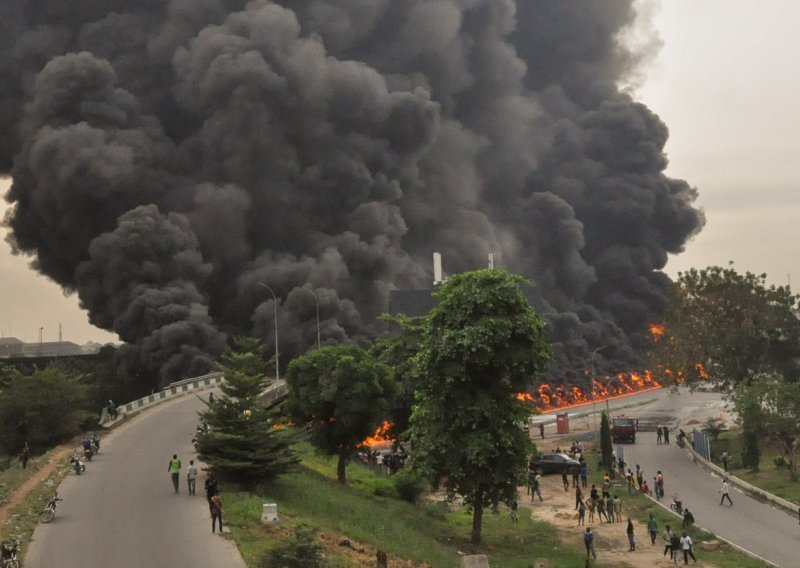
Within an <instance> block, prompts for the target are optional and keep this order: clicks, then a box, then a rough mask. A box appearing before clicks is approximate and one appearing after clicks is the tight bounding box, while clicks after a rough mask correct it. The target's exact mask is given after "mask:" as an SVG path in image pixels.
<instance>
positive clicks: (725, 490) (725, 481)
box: [719, 477, 733, 507]
mask: <svg viewBox="0 0 800 568" xmlns="http://www.w3.org/2000/svg"><path fill="white" fill-rule="evenodd" d="M719 492H720V493H722V497H721V498H720V500H719V504H720V505H722V503H723V502H724V501H725V499H728V503H730V504H731V507H733V501H731V496H730V495H728V478H727V477H723V478H722V487H721V488H720V490H719Z"/></svg>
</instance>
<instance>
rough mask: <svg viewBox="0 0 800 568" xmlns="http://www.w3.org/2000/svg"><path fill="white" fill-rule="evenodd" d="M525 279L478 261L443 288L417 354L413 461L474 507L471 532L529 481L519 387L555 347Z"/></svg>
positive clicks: (525, 386)
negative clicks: (530, 300) (531, 300)
mask: <svg viewBox="0 0 800 568" xmlns="http://www.w3.org/2000/svg"><path fill="white" fill-rule="evenodd" d="M521 282H522V278H521V277H519V276H516V275H511V274H509V273H508V272H506V271H503V270H479V271H475V272H467V273H463V274H459V275H457V276H454V277H452V278H450V279H449V280H448V281H447V282H445V283H444V284H443V285H442V286H441V288H440V289H439V290H438V291H437V292H436V293H435V295H436V296H437V297H438V299H439V304H438V305H437V306H436V307H435V308H434V309H433V310H431V312H430V313H429V314H428V316H427V317H426V319H425V328H424V333H423V337H422V342H421V345H420V353H419V355H418V358H417V364H418V365H419V373H420V377H421V378H420V381H419V384H418V395H417V396H418V403H417V405H416V406H415V407H414V411H413V414H412V417H411V424H412V443H413V448H414V467H415V468H416V469H417V470H419V471H420V472H421V473H422V474H423V475H424V476H425V477H426V478H427V479H429V480H430V481H431V482H432V483H434V484H435V485H438V484H439V482H440V480H442V479H444V480H445V481H444V487H445V489H446V491H447V494H448V496H449V497H450V498H454V497H455V496H456V495H460V496H462V497H463V499H464V502H465V503H466V504H467V505H468V506H470V507H471V508H472V511H473V517H472V534H471V537H472V541H473V542H475V543H478V542H480V540H481V526H482V521H483V512H484V509H485V508H486V507H491V508H492V509H493V510H496V509H497V507H498V506H499V504H500V503H501V502H502V503H505V504H506V505H508V506H511V505H512V504H513V502H514V501H515V500H516V497H517V487H518V486H519V485H522V484H523V483H524V482H525V478H526V465H527V457H528V454H529V453H530V452H531V450H532V445H531V441H530V436H529V435H528V433H527V431H525V430H523V429H522V428H520V424H521V423H524V422H525V420H526V418H527V416H528V414H529V411H528V408H527V406H526V404H525V403H524V402H522V401H521V400H519V399H518V398H517V396H516V395H517V394H518V393H520V392H524V391H526V390H527V389H528V388H529V387H531V386H532V385H533V384H534V381H535V379H536V375H537V373H539V372H541V371H542V368H543V366H544V364H545V362H546V361H547V359H548V358H549V356H550V349H549V346H548V344H547V343H546V341H545V340H544V327H545V322H544V320H543V319H542V318H541V317H540V316H539V315H537V314H536V313H535V312H534V310H533V308H531V306H530V304H529V303H528V301H527V299H526V298H525V296H524V295H523V293H522V289H521V288H520V284H521Z"/></svg>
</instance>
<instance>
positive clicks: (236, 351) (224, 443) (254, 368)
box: [197, 337, 298, 485]
mask: <svg viewBox="0 0 800 568" xmlns="http://www.w3.org/2000/svg"><path fill="white" fill-rule="evenodd" d="M219 367H220V370H222V371H223V372H224V373H225V382H223V383H222V384H221V385H220V389H221V390H222V396H221V397H219V398H217V399H216V400H215V401H214V402H213V403H207V409H206V411H205V412H203V413H202V416H203V417H204V418H205V419H206V420H207V421H208V423H209V425H210V426H211V427H212V430H211V433H209V434H206V435H203V436H201V437H200V439H199V441H198V448H197V449H198V454H199V457H200V459H202V460H203V461H204V462H206V463H207V464H209V465H210V466H211V467H213V468H214V470H215V471H216V472H217V473H218V474H220V475H221V476H223V477H227V478H228V479H232V480H235V481H239V482H241V483H244V484H249V485H253V484H257V483H262V482H268V481H270V480H271V479H274V478H275V477H277V476H279V475H282V474H285V473H287V472H290V471H292V469H293V467H294V466H295V464H296V463H297V462H298V458H297V455H296V453H295V452H294V451H293V450H292V447H291V446H292V444H293V443H295V442H296V441H297V435H296V433H295V431H294V430H293V429H291V428H285V427H278V425H277V424H276V422H275V416H274V413H273V412H272V411H271V410H270V409H268V408H266V407H265V405H264V403H263V401H262V400H261V399H260V398H259V396H260V394H261V393H262V392H263V391H264V389H265V388H266V386H267V382H268V379H267V377H268V376H271V375H270V371H271V366H270V363H269V360H268V359H267V358H266V357H265V354H264V346H263V345H262V344H261V343H260V342H259V341H258V340H257V339H253V338H247V337H239V338H237V339H235V340H234V347H233V349H231V350H230V351H228V352H227V353H225V354H224V355H223V356H222V358H221V360H220V363H219Z"/></svg>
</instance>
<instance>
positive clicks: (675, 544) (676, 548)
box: [670, 533, 681, 566]
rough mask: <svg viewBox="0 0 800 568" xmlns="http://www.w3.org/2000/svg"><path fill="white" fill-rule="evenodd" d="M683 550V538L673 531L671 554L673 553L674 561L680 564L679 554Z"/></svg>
mask: <svg viewBox="0 0 800 568" xmlns="http://www.w3.org/2000/svg"><path fill="white" fill-rule="evenodd" d="M680 552H681V539H680V537H679V536H678V535H677V534H676V533H672V540H670V554H671V555H672V563H673V564H674V565H675V566H677V565H678V556H680Z"/></svg>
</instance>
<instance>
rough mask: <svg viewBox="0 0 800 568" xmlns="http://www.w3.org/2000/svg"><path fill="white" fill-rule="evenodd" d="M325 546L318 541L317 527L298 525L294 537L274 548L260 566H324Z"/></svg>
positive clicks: (291, 567)
mask: <svg viewBox="0 0 800 568" xmlns="http://www.w3.org/2000/svg"><path fill="white" fill-rule="evenodd" d="M324 550H325V548H324V547H323V546H322V545H321V544H320V543H319V542H317V529H315V528H313V527H310V526H308V525H298V526H297V527H295V529H294V539H292V540H289V541H287V542H284V543H282V544H280V545H279V546H278V547H277V548H273V549H272V550H270V551H269V553H268V554H267V555H266V556H265V557H264V558H263V559H262V560H261V564H260V568H323V567H324V566H325V557H324V554H323V551H324Z"/></svg>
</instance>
